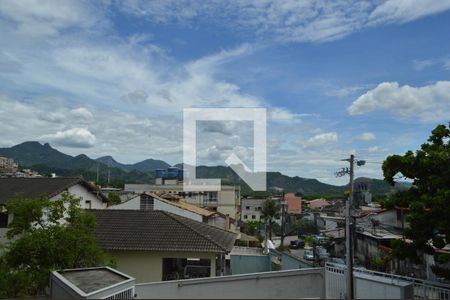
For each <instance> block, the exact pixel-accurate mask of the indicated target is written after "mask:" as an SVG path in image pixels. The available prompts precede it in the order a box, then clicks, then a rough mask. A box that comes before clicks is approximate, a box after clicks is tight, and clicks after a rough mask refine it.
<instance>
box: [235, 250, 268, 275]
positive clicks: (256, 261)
mask: <svg viewBox="0 0 450 300" xmlns="http://www.w3.org/2000/svg"><path fill="white" fill-rule="evenodd" d="M230 267H231V274H232V275H238V274H249V273H258V272H268V271H270V270H271V263H270V257H269V256H268V255H231V256H230Z"/></svg>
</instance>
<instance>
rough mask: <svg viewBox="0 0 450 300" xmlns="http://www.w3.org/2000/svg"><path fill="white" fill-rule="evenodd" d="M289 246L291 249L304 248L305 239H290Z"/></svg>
mask: <svg viewBox="0 0 450 300" xmlns="http://www.w3.org/2000/svg"><path fill="white" fill-rule="evenodd" d="M289 248H291V249H301V248H305V241H302V240H295V241H291V244H290V246H289Z"/></svg>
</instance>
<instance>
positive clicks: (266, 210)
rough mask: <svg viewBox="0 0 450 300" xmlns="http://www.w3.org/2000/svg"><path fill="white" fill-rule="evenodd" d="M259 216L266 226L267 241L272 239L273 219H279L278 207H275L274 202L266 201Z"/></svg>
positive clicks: (271, 200)
mask: <svg viewBox="0 0 450 300" xmlns="http://www.w3.org/2000/svg"><path fill="white" fill-rule="evenodd" d="M261 216H262V217H263V218H264V222H265V223H266V225H267V230H268V232H269V239H270V240H271V239H272V227H273V224H274V223H275V221H274V220H275V219H276V218H279V217H280V207H279V205H277V203H276V202H275V200H273V199H267V200H266V201H264V202H263V205H262V208H261Z"/></svg>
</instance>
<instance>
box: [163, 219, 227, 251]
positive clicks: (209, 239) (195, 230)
mask: <svg viewBox="0 0 450 300" xmlns="http://www.w3.org/2000/svg"><path fill="white" fill-rule="evenodd" d="M161 212H162V213H163V214H165V215H166V216H168V217H169V218H171V219H172V220H175V221H176V222H178V223H180V224H181V225H183V226H185V227H187V228H189V229H190V230H192V231H194V232H195V233H197V234H199V235H200V236H202V237H203V238H205V239H207V240H208V241H210V242H211V243H213V244H214V245H216V246H217V247H219V248H220V249H222V250H224V251H228V250H227V249H226V248H225V247H223V246H222V245H220V244H219V243H217V242H216V241H214V240H213V239H211V238H210V237H208V236H206V235H204V234H203V233H201V232H199V231H198V230H197V229H195V228H192V226H190V225H189V224H186V223H184V222H181V220H179V219H177V218H178V217H180V216H178V215H177V216H176V217H175V214H172V213H169V212H167V211H162V210H161ZM181 218H183V219H187V220H191V219H188V218H184V217H181ZM195 222H197V221H195ZM199 223H201V222H199ZM201 224H203V223H201ZM203 225H207V226H211V225H209V224H203ZM211 227H212V228H214V229H216V227H214V226H211ZM217 229H220V228H217ZM224 231H225V232H228V233H231V232H229V231H226V230H224Z"/></svg>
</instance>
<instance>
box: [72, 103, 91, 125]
mask: <svg viewBox="0 0 450 300" xmlns="http://www.w3.org/2000/svg"><path fill="white" fill-rule="evenodd" d="M70 115H71V116H72V117H73V118H74V121H75V122H79V123H86V124H88V123H92V121H94V115H93V114H92V113H91V112H90V111H89V110H88V109H87V108H85V107H79V108H75V109H72V110H71V111H70Z"/></svg>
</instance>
